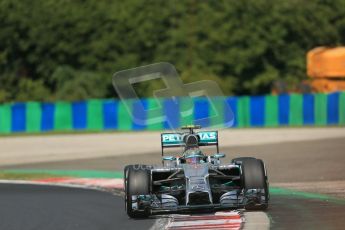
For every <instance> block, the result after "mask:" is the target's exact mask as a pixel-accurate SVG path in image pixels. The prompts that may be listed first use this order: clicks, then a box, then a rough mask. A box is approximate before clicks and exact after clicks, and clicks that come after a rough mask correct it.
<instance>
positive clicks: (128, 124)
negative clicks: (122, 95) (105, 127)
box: [117, 100, 133, 131]
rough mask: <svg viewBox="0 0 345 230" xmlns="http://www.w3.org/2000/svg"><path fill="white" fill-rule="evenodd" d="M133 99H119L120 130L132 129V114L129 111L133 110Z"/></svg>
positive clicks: (118, 116)
mask: <svg viewBox="0 0 345 230" xmlns="http://www.w3.org/2000/svg"><path fill="white" fill-rule="evenodd" d="M132 104H133V101H132V100H126V101H119V105H118V110H117V112H118V114H117V118H118V130H127V131H128V130H132V116H131V114H130V113H129V112H128V109H129V110H132Z"/></svg>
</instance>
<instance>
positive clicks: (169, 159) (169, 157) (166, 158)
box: [163, 156, 176, 161]
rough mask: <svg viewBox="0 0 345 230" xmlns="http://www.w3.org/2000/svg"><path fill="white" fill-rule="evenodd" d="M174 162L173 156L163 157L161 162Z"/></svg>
mask: <svg viewBox="0 0 345 230" xmlns="http://www.w3.org/2000/svg"><path fill="white" fill-rule="evenodd" d="M174 160H176V157H173V156H164V157H163V161H174Z"/></svg>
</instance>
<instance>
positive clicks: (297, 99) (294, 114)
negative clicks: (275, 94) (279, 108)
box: [289, 94, 303, 126]
mask: <svg viewBox="0 0 345 230" xmlns="http://www.w3.org/2000/svg"><path fill="white" fill-rule="evenodd" d="M289 125H292V126H301V125H303V96H302V95H301V94H291V95H290V110H289Z"/></svg>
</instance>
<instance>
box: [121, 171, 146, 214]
mask: <svg viewBox="0 0 345 230" xmlns="http://www.w3.org/2000/svg"><path fill="white" fill-rule="evenodd" d="M124 186H125V206H126V212H127V215H128V216H129V217H131V218H145V217H148V216H149V212H148V211H146V210H134V209H133V207H132V196H134V195H149V194H150V170H149V169H148V167H147V166H146V165H128V166H126V167H125V169H124Z"/></svg>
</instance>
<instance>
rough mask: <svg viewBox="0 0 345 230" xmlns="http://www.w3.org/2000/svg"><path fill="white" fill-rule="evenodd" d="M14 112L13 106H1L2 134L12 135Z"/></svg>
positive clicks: (0, 131)
mask: <svg viewBox="0 0 345 230" xmlns="http://www.w3.org/2000/svg"><path fill="white" fill-rule="evenodd" d="M11 124H12V111H11V105H9V104H4V105H0V133H11V126H12V125H11Z"/></svg>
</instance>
